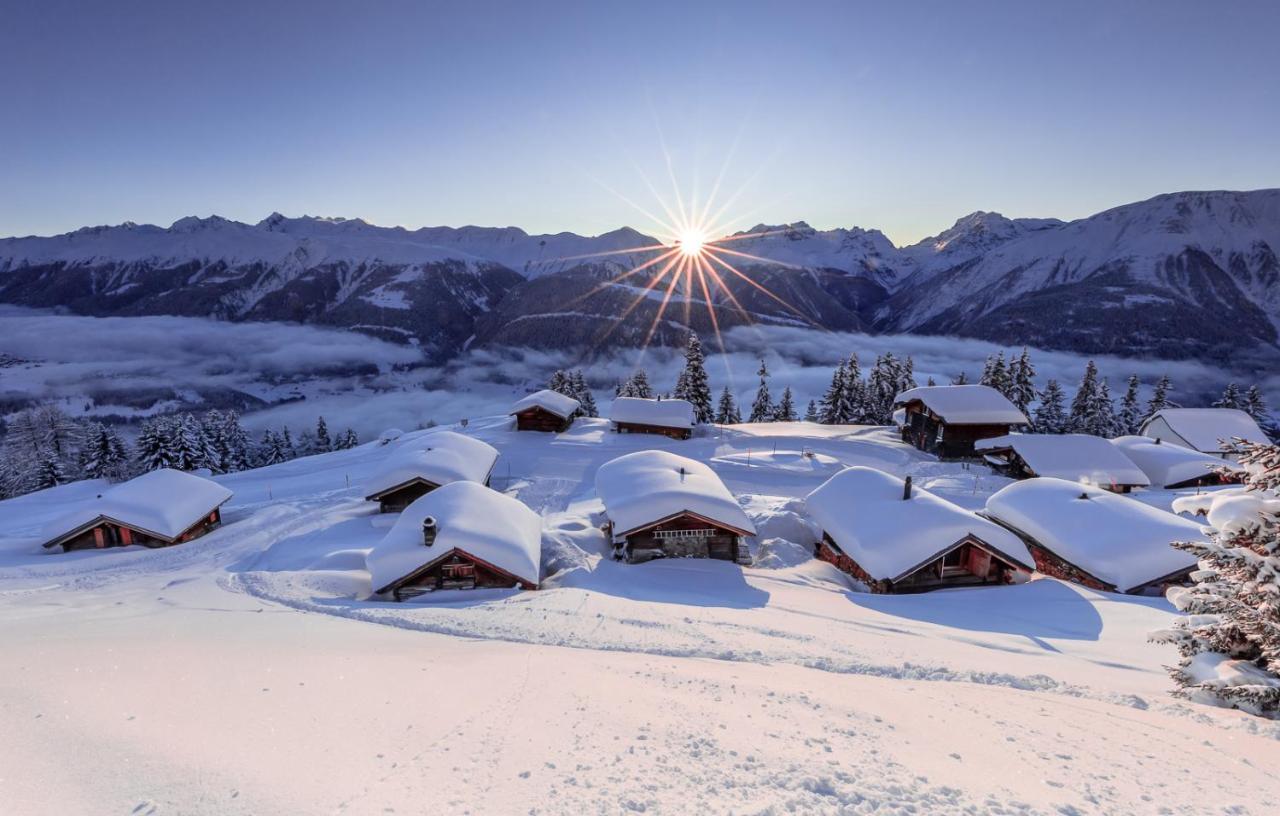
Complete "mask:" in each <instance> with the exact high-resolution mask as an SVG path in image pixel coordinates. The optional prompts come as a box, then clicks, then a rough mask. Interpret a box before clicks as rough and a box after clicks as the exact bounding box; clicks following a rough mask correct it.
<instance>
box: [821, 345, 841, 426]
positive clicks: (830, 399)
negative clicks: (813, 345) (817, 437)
mask: <svg viewBox="0 0 1280 816" xmlns="http://www.w3.org/2000/svg"><path fill="white" fill-rule="evenodd" d="M845 388H846V385H845V361H844V360H841V361H840V363H839V364H838V365H837V366H836V369H835V371H833V372H831V385H829V386H827V391H826V393H825V394H823V395H822V402H821V404H820V407H819V410H818V421H819V422H821V423H822V424H824V425H840V424H842V423H843V422H844V421H845V419H844V417H843V416H841V411H842V410H843V408H844V405H845Z"/></svg>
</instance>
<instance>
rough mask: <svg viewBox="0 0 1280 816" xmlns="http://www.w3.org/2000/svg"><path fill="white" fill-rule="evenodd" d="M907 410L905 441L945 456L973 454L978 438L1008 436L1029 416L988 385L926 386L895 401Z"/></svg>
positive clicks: (1025, 421) (903, 431)
mask: <svg viewBox="0 0 1280 816" xmlns="http://www.w3.org/2000/svg"><path fill="white" fill-rule="evenodd" d="M894 404H895V405H896V406H900V407H901V408H902V409H903V410H904V411H905V417H904V422H903V425H902V430H901V433H902V440H903V441H904V442H909V443H910V444H912V445H915V446H916V447H917V448H919V449H920V450H922V451H928V452H929V453H934V454H937V455H938V457H939V458H942V459H958V458H963V457H967V456H974V455H975V454H974V449H973V444H974V443H975V442H977V441H978V440H979V439H990V438H991V437H993V436H1005V435H1006V434H1008V433H1009V432H1010V431H1012V430H1013V429H1014V428H1015V427H1017V426H1019V425H1026V424H1028V423H1027V418H1026V416H1024V415H1023V413H1022V412H1021V411H1019V410H1018V408H1017V406H1015V405H1014V404H1013V403H1012V402H1010V401H1009V400H1008V398H1006V397H1005V395H1004V394H1001V393H1000V392H999V391H997V390H995V389H994V388H990V387H988V386H985V385H927V386H923V387H921V388H912V389H911V390H909V391H903V392H902V393H901V394H899V395H898V396H897V399H895V400H894Z"/></svg>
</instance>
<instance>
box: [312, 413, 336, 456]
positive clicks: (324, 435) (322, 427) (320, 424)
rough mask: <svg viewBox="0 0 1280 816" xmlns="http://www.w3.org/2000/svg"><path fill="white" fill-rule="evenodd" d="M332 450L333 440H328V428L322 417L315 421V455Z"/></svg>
mask: <svg viewBox="0 0 1280 816" xmlns="http://www.w3.org/2000/svg"><path fill="white" fill-rule="evenodd" d="M331 450H333V440H331V439H330V438H329V426H328V425H327V424H326V423H325V421H324V417H318V418H317V419H316V453H328V452H329V451H331Z"/></svg>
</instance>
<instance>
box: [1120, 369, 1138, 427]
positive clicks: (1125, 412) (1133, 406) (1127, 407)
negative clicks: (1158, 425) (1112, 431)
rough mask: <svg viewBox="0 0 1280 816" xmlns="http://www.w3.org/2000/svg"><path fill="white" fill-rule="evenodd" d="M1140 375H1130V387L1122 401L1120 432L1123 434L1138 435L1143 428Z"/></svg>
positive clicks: (1127, 388) (1126, 389)
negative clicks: (1139, 398) (1139, 394)
mask: <svg viewBox="0 0 1280 816" xmlns="http://www.w3.org/2000/svg"><path fill="white" fill-rule="evenodd" d="M1138 386H1139V382H1138V375H1137V374H1130V375H1129V384H1128V387H1126V388H1125V390H1124V397H1122V398H1121V400H1120V416H1119V418H1118V419H1119V424H1120V432H1121V434H1136V433H1137V432H1138V429H1139V428H1140V427H1141V426H1142V405H1141V404H1140V403H1139V402H1138Z"/></svg>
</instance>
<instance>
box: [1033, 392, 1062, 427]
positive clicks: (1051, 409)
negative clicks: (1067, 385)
mask: <svg viewBox="0 0 1280 816" xmlns="http://www.w3.org/2000/svg"><path fill="white" fill-rule="evenodd" d="M1066 399H1067V395H1066V394H1064V393H1063V391H1062V386H1061V385H1058V381H1057V380H1054V379H1050V380H1049V381H1048V382H1046V383H1045V384H1044V390H1043V391H1041V392H1040V404H1039V405H1038V406H1036V414H1035V418H1034V420H1033V422H1034V425H1035V431H1036V433H1044V434H1060V433H1066V429H1067V412H1066V409H1065V407H1064V406H1065V404H1066Z"/></svg>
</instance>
